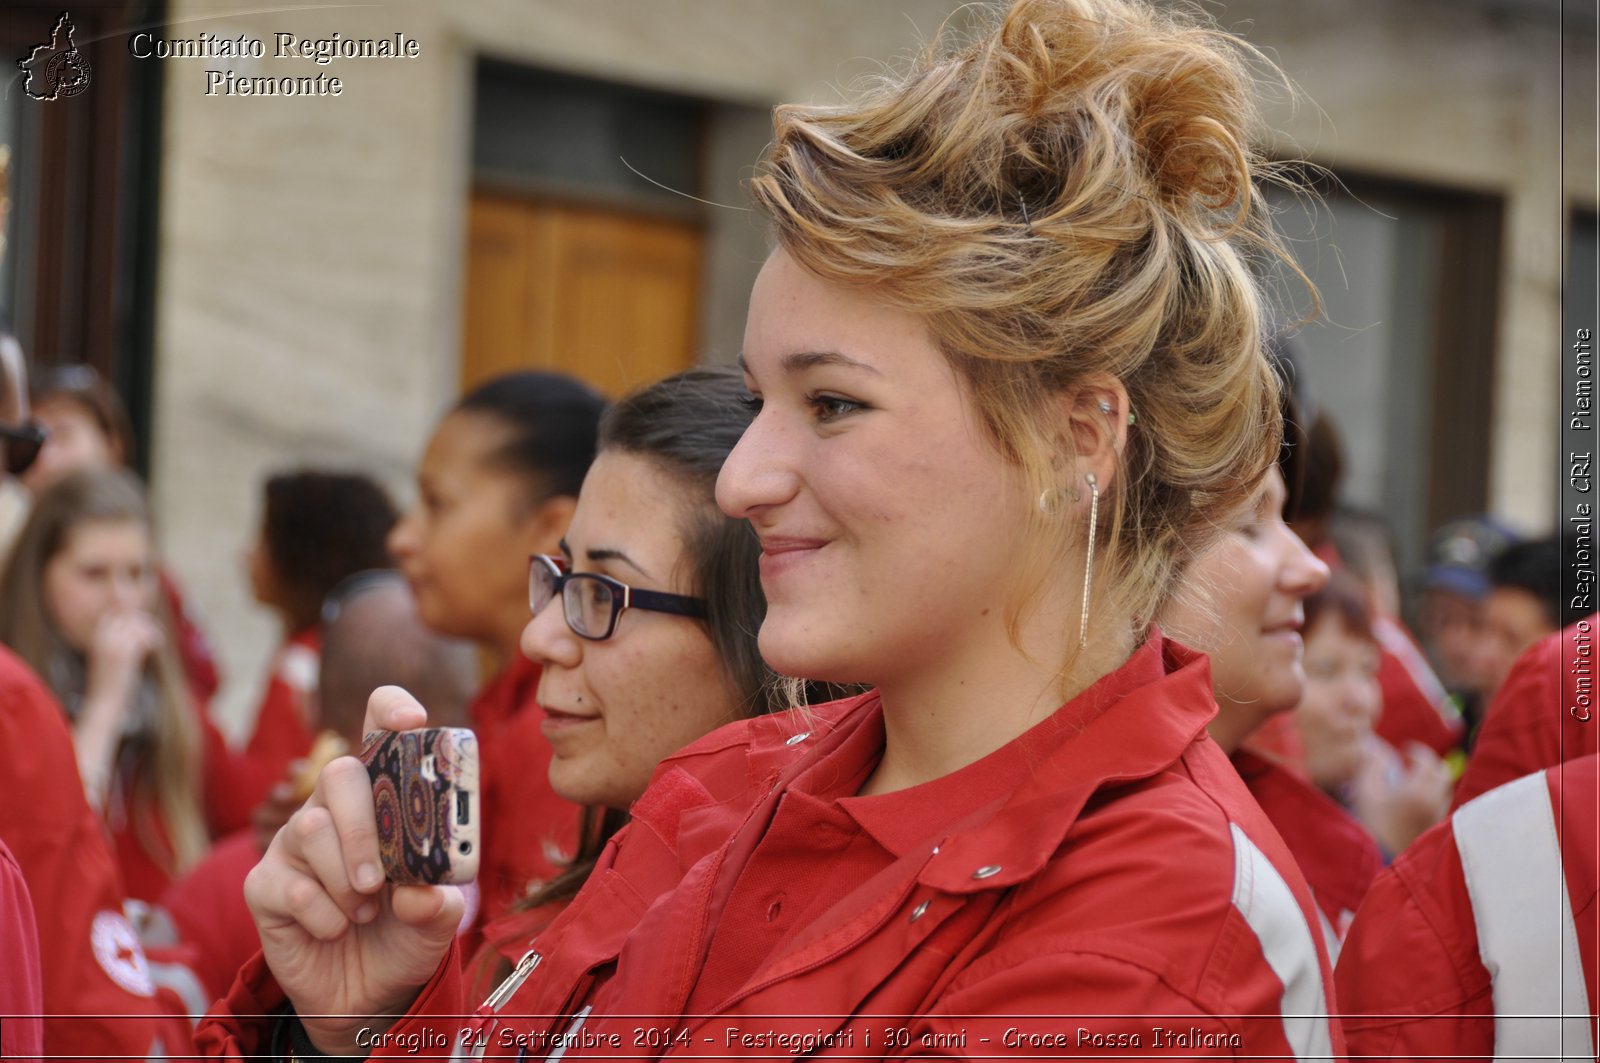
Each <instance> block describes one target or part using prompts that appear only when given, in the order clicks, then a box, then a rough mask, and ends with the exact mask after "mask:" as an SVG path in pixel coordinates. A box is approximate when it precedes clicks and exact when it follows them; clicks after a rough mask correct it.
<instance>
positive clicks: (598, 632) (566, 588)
mask: <svg viewBox="0 0 1600 1063" xmlns="http://www.w3.org/2000/svg"><path fill="white" fill-rule="evenodd" d="M557 594H559V595H561V609H562V613H563V614H564V615H565V616H566V619H567V626H568V627H569V628H571V629H572V633H573V634H574V635H577V636H579V637H581V638H586V639H589V640H590V641H592V642H603V641H604V640H606V639H608V638H610V637H611V633H612V632H614V631H615V630H616V629H617V617H619V616H621V615H622V611H623V610H624V609H648V610H650V612H652V613H673V614H676V615H677V616H695V617H704V616H705V615H706V602H705V599H704V598H691V597H689V596H688V595H686V594H667V593H665V592H664V591H641V590H635V589H634V588H632V587H630V586H628V585H627V584H626V583H623V582H621V581H620V580H614V579H612V578H611V577H610V576H602V575H600V573H598V572H569V571H567V563H566V562H565V561H563V560H561V559H560V558H558V557H551V556H550V555H549V554H534V555H533V557H532V559H531V560H530V561H529V564H528V605H529V607H530V608H531V609H532V610H533V614H534V615H535V616H538V615H539V613H540V612H541V611H543V609H544V607H545V606H547V605H549V604H550V603H551V601H553V600H554V599H555V596H556V595H557Z"/></svg>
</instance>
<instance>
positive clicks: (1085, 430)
mask: <svg viewBox="0 0 1600 1063" xmlns="http://www.w3.org/2000/svg"><path fill="white" fill-rule="evenodd" d="M1060 402H1061V409H1062V413H1063V414H1064V418H1063V419H1064V421H1065V423H1066V425H1067V431H1068V432H1069V433H1070V437H1071V440H1072V447H1073V451H1074V452H1075V453H1076V455H1077V462H1078V475H1079V476H1083V475H1085V474H1087V473H1090V472H1092V473H1094V474H1095V480H1096V481H1097V482H1098V484H1099V485H1100V488H1101V489H1102V490H1104V489H1105V488H1107V487H1109V486H1110V484H1111V481H1112V478H1113V477H1114V476H1115V475H1116V471H1117V459H1118V457H1119V456H1120V455H1121V454H1122V448H1123V447H1124V446H1126V445H1127V442H1128V421H1129V417H1130V415H1131V410H1132V404H1131V402H1130V400H1129V399H1128V389H1127V388H1125V387H1123V386H1122V381H1120V380H1118V379H1117V378H1116V377H1114V376H1111V375H1110V374H1109V373H1096V374H1094V375H1092V376H1090V377H1088V378H1087V379H1085V380H1083V381H1082V382H1080V383H1079V384H1077V385H1076V386H1075V387H1072V388H1069V389H1068V390H1066V391H1064V392H1062V393H1061V398H1060Z"/></svg>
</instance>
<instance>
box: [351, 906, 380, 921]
mask: <svg viewBox="0 0 1600 1063" xmlns="http://www.w3.org/2000/svg"><path fill="white" fill-rule="evenodd" d="M377 914H378V909H377V908H375V907H373V906H372V905H370V904H363V905H362V906H361V907H359V908H357V909H356V922H358V923H370V922H372V920H373V918H374V917H375V916H377Z"/></svg>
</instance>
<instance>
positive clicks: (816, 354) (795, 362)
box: [739, 351, 883, 376]
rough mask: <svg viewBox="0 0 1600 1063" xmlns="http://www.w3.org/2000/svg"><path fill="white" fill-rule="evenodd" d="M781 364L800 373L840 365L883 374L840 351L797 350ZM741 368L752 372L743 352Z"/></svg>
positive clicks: (844, 367) (786, 356) (740, 361)
mask: <svg viewBox="0 0 1600 1063" xmlns="http://www.w3.org/2000/svg"><path fill="white" fill-rule="evenodd" d="M779 364H780V365H782V366H783V369H784V372H786V373H800V372H804V371H805V370H807V369H815V368H817V367H818V366H838V367H840V368H842V369H862V370H865V371H866V372H868V373H871V374H873V375H874V376H882V375H883V374H882V373H880V372H879V371H878V369H877V368H876V367H875V366H870V365H868V364H867V363H866V362H862V361H858V360H857V359H855V358H851V357H850V356H849V355H847V354H840V353H839V352H838V351H796V352H794V353H793V354H786V355H784V356H783V359H782V360H781V361H780V362H779ZM739 368H740V369H741V370H743V371H744V372H746V373H748V372H750V367H749V366H748V365H747V364H745V360H744V355H742V354H741V355H739Z"/></svg>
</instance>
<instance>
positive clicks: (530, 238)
mask: <svg viewBox="0 0 1600 1063" xmlns="http://www.w3.org/2000/svg"><path fill="white" fill-rule="evenodd" d="M704 242H705V240H704V234H703V233H702V232H701V229H700V227H699V226H698V225H696V224H694V223H691V222H683V221H677V220H672V219H662V218H652V217H647V216H642V215H638V214H630V213H625V212H622V211H618V210H610V209H606V208H600V207H587V206H572V205H568V204H561V203H553V202H545V201H539V200H530V199H518V198H514V197H509V196H503V195H497V194H492V193H481V192H480V193H477V194H475V195H474V196H473V199H472V205H471V215H470V224H469V236H468V243H467V283H466V293H465V299H464V305H463V312H462V330H461V331H462V339H461V385H462V387H463V388H464V389H466V388H471V387H472V386H474V385H475V384H477V383H479V382H481V381H483V380H485V379H487V378H488V377H491V376H495V375H497V374H499V373H504V372H509V371H511V370H515V369H527V368H538V369H555V370H560V371H562V372H567V373H571V374H572V375H574V376H577V377H580V378H582V379H584V380H587V381H588V382H590V383H591V384H594V385H595V386H596V387H598V388H600V389H601V390H602V391H604V392H605V393H606V394H608V395H612V396H616V395H620V394H621V393H623V392H624V391H627V390H628V389H629V388H632V387H634V386H636V385H639V384H643V383H647V382H649V381H652V380H656V379H659V378H660V377H663V376H665V375H667V374H668V373H674V372H677V371H678V370H680V369H686V368H688V367H689V366H691V365H693V364H694V362H695V354H696V343H697V341H698V333H699V308H700V271H701V262H702V257H703V252H704Z"/></svg>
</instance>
